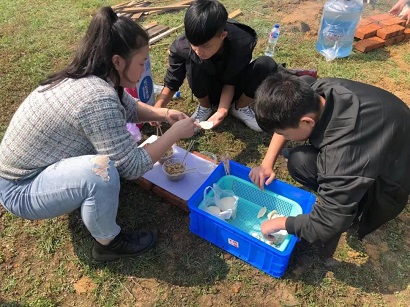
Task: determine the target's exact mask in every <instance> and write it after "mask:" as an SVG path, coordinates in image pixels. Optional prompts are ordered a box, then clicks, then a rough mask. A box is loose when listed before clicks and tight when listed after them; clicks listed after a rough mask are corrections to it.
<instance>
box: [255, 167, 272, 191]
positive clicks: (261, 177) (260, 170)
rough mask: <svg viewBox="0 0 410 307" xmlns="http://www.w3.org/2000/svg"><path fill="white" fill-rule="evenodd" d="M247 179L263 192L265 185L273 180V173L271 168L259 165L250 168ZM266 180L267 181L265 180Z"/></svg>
mask: <svg viewBox="0 0 410 307" xmlns="http://www.w3.org/2000/svg"><path fill="white" fill-rule="evenodd" d="M249 178H250V179H251V180H252V182H253V183H254V184H256V185H257V186H258V187H259V188H260V189H261V190H262V191H263V188H264V186H265V184H266V185H269V184H270V183H272V181H273V179H275V172H274V171H273V169H272V168H271V167H265V166H263V165H260V166H257V167H254V168H252V170H251V171H250V173H249ZM266 178H268V179H267V180H266Z"/></svg>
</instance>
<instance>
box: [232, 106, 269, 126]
mask: <svg viewBox="0 0 410 307" xmlns="http://www.w3.org/2000/svg"><path fill="white" fill-rule="evenodd" d="M229 111H230V113H231V114H232V115H233V116H235V117H236V118H238V119H240V120H241V121H243V122H244V123H245V125H247V126H248V127H249V128H251V129H252V130H254V131H256V132H262V129H261V128H260V127H259V126H258V123H257V122H256V119H255V113H254V112H253V111H252V109H251V107H249V106H247V107H244V108H239V109H236V108H235V103H233V104H232V105H231V108H230V110H229Z"/></svg>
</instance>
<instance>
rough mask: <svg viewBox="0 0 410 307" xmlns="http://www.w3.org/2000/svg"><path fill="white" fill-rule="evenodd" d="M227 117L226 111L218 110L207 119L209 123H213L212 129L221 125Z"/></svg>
mask: <svg viewBox="0 0 410 307" xmlns="http://www.w3.org/2000/svg"><path fill="white" fill-rule="evenodd" d="M227 115H228V110H226V109H218V111H216V112H215V113H214V114H213V115H212V116H211V117H210V118H209V119H208V121H209V122H212V123H214V127H215V126H218V125H220V124H221V123H222V121H223V120H224V118H225V117H226V116H227Z"/></svg>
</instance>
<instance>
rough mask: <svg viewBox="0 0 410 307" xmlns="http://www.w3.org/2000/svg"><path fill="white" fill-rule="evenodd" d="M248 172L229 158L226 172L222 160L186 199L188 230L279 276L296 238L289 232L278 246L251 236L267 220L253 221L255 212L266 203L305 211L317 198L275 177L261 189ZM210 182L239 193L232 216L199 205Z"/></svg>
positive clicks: (282, 209)
mask: <svg viewBox="0 0 410 307" xmlns="http://www.w3.org/2000/svg"><path fill="white" fill-rule="evenodd" d="M249 172H250V168H248V167H246V166H244V165H241V164H239V163H237V162H234V161H230V175H229V176H226V175H225V170H224V167H223V164H222V163H221V164H220V165H219V166H218V167H217V168H216V169H215V170H214V172H213V173H212V174H211V175H210V176H209V177H208V179H207V180H206V181H205V182H204V184H203V185H202V186H201V187H200V188H199V189H198V190H197V191H196V192H195V193H194V194H193V195H192V197H191V198H190V199H189V200H188V206H189V209H190V215H189V216H190V230H191V231H192V232H193V233H195V234H197V235H198V236H200V237H202V238H204V239H206V240H207V241H209V242H211V243H213V244H215V245H217V246H219V247H220V248H222V249H224V250H226V251H228V252H229V253H231V254H233V255H235V256H237V257H238V258H240V259H242V260H244V261H246V262H247V263H249V264H251V265H253V266H255V267H257V268H258V269H260V270H262V271H264V272H265V273H267V274H269V275H271V276H273V277H277V278H279V277H281V276H282V275H283V274H284V272H285V270H286V268H287V267H288V265H289V259H290V255H291V253H292V251H293V249H294V247H295V244H296V242H297V238H296V237H295V236H293V235H289V236H288V237H287V238H286V240H285V241H284V242H283V243H282V244H281V245H280V246H279V247H278V248H275V247H273V246H270V245H268V244H266V243H265V242H262V241H261V240H259V239H257V238H254V237H253V236H252V235H251V234H250V232H252V231H254V230H255V231H260V229H257V228H259V226H260V223H261V221H262V220H266V218H265V219H261V221H259V222H258V221H256V222H255V220H256V215H257V213H258V211H259V209H260V208H262V207H267V209H268V212H269V211H271V210H273V209H275V210H277V211H278V213H279V214H283V215H285V216H289V215H292V216H294V215H297V214H300V213H308V212H310V211H311V209H312V206H313V204H314V202H315V199H316V198H315V196H314V195H313V194H312V193H309V192H307V191H304V190H302V189H299V188H297V187H294V186H292V185H290V184H288V183H285V182H283V181H280V180H277V179H276V180H274V181H273V182H272V184H270V185H269V186H267V187H265V190H264V192H262V191H260V189H259V188H258V187H257V186H255V185H254V184H253V183H252V182H251V181H250V179H249V176H248V175H249ZM213 183H218V186H220V187H221V188H223V189H231V190H233V191H234V192H235V194H236V195H237V196H239V202H238V211H237V212H238V213H237V217H236V218H235V219H232V220H228V222H227V221H223V220H220V219H219V218H217V217H215V216H213V215H211V214H209V213H207V212H205V211H203V210H202V209H201V205H202V201H203V193H204V190H205V188H206V187H207V186H212V185H213ZM252 220H253V221H254V222H252ZM255 225H256V226H255ZM255 227H256V228H255Z"/></svg>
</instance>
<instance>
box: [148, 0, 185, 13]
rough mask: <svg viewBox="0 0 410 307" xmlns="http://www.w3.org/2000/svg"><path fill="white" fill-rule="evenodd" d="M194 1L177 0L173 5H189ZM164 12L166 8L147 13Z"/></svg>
mask: <svg viewBox="0 0 410 307" xmlns="http://www.w3.org/2000/svg"><path fill="white" fill-rule="evenodd" d="M192 2H193V1H192V0H190V1H181V2H177V3H175V4H173V5H188V6H189V5H190V4H191V3H192ZM164 12H166V10H153V11H149V12H147V14H150V15H151V14H160V13H164Z"/></svg>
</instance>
